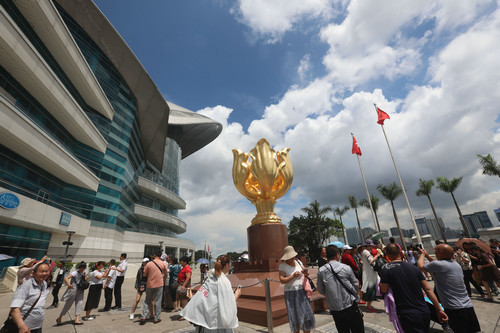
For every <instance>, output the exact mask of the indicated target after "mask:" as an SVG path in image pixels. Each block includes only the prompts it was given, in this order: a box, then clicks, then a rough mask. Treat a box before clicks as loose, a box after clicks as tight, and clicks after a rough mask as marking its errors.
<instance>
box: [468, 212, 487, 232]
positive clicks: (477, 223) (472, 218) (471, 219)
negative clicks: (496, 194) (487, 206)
mask: <svg viewBox="0 0 500 333" xmlns="http://www.w3.org/2000/svg"><path fill="white" fill-rule="evenodd" d="M464 220H465V223H466V224H467V227H468V228H469V231H470V232H471V234H477V230H478V229H481V228H492V227H493V224H492V223H491V220H490V218H489V216H488V213H486V211H484V210H483V211H480V212H475V213H474V214H465V215H464Z"/></svg>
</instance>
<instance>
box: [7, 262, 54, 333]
mask: <svg viewBox="0 0 500 333" xmlns="http://www.w3.org/2000/svg"><path fill="white" fill-rule="evenodd" d="M48 276H49V265H48V264H47V263H45V262H42V263H39V264H37V265H35V266H34V270H33V277H32V278H31V279H29V280H28V281H26V282H25V283H23V284H22V285H21V286H20V287H19V288H17V290H16V292H15V293H14V296H13V297H12V302H11V304H10V309H11V315H12V319H13V320H14V323H15V324H16V326H17V327H18V328H19V332H33V333H38V332H42V325H43V318H44V316H45V312H44V307H45V299H46V298H47V295H48V294H49V292H50V290H49V289H47V283H46V282H45V280H46V279H47V277H48ZM35 302H36V304H35ZM33 304H35V306H34V307H33V309H32V310H31V311H30V313H29V315H28V316H27V317H26V318H23V316H25V315H26V313H27V312H28V311H29V310H30V309H31V306H32V305H33Z"/></svg>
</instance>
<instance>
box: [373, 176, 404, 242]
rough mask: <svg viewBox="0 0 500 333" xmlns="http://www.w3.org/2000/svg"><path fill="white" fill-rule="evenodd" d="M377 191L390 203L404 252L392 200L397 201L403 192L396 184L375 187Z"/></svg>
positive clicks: (401, 234)
mask: <svg viewBox="0 0 500 333" xmlns="http://www.w3.org/2000/svg"><path fill="white" fill-rule="evenodd" d="M377 190H378V191H379V192H380V194H382V196H383V197H384V198H386V199H387V200H389V201H390V202H391V206H392V213H393V214H394V220H395V221H396V226H397V227H398V232H399V238H400V239H401V244H403V248H404V250H405V251H406V244H405V241H404V238H403V233H402V232H401V227H400V226H399V219H398V214H397V213H396V209H395V208H394V200H396V199H397V197H399V196H400V195H401V193H403V190H402V189H401V188H400V187H399V186H398V185H397V184H396V182H392V183H391V184H389V185H387V186H383V185H381V184H379V185H377Z"/></svg>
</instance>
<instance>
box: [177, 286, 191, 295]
mask: <svg viewBox="0 0 500 333" xmlns="http://www.w3.org/2000/svg"><path fill="white" fill-rule="evenodd" d="M187 291H188V288H184V291H182V286H178V287H177V290H176V293H177V294H179V295H184V296H185V295H187Z"/></svg>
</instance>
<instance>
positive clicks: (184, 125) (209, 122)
mask: <svg viewBox="0 0 500 333" xmlns="http://www.w3.org/2000/svg"><path fill="white" fill-rule="evenodd" d="M168 105H169V106H170V118H169V121H168V123H169V126H179V127H180V129H181V132H182V135H181V138H180V142H177V143H178V144H179V146H181V149H182V158H185V157H188V156H189V155H191V154H192V153H194V152H195V151H197V150H199V149H201V148H203V147H204V146H206V145H207V144H209V143H210V142H212V141H213V140H215V138H217V137H218V136H219V134H220V132H221V131H222V125H221V124H220V123H218V122H217V121H215V120H213V119H211V118H208V117H206V116H204V115H201V114H199V113H196V112H193V111H190V110H188V109H186V108H183V107H182V106H179V105H176V104H174V103H172V102H168Z"/></svg>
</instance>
